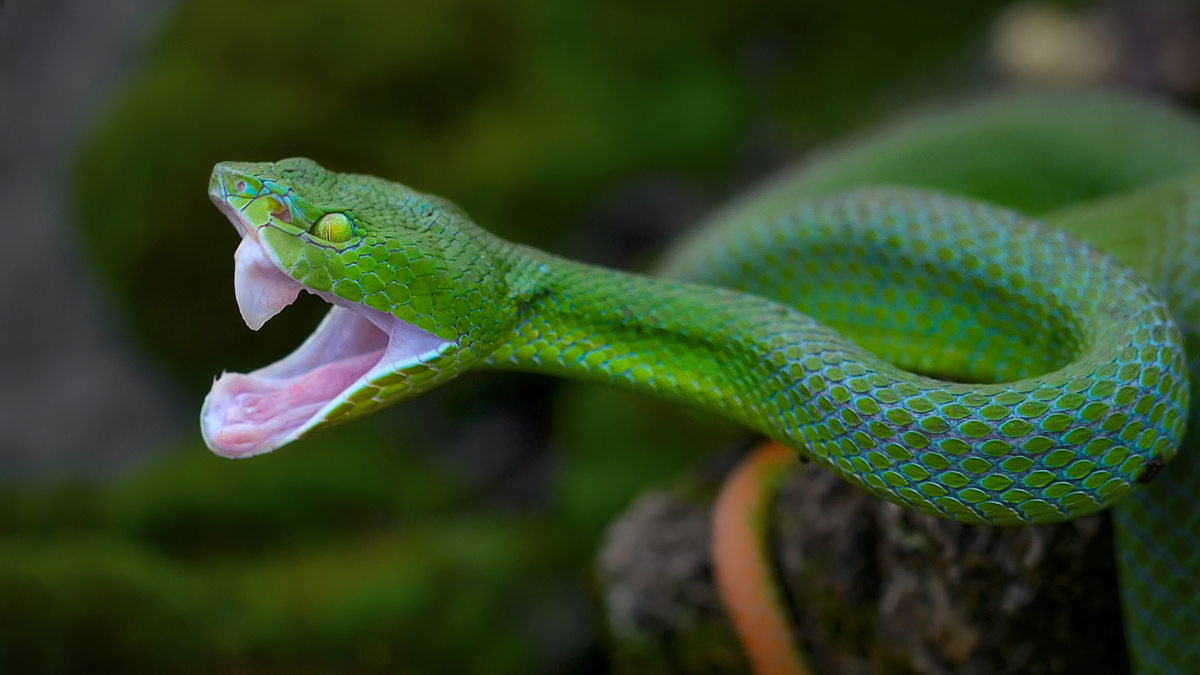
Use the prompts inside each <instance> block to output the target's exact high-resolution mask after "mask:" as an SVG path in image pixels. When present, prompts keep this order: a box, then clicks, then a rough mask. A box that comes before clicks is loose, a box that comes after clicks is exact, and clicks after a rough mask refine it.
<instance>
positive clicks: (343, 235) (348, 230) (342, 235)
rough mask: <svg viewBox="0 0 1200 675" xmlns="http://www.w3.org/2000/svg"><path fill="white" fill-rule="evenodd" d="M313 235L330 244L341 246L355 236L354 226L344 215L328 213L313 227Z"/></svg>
mask: <svg viewBox="0 0 1200 675" xmlns="http://www.w3.org/2000/svg"><path fill="white" fill-rule="evenodd" d="M312 233H313V234H314V235H316V236H318V237H320V238H322V239H324V240H325V241H328V242H330V243H333V244H340V243H342V242H344V241H349V240H350V237H353V236H354V224H353V223H351V222H350V219H349V218H347V217H346V214H344V213H326V214H325V215H323V216H321V219H320V220H318V221H317V223H316V224H315V225H313V228H312Z"/></svg>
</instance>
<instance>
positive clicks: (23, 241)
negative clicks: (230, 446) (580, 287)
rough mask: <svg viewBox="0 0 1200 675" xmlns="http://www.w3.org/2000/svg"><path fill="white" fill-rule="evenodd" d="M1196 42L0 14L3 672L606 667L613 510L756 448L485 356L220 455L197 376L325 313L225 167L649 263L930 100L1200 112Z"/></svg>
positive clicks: (445, 10)
mask: <svg viewBox="0 0 1200 675" xmlns="http://www.w3.org/2000/svg"><path fill="white" fill-rule="evenodd" d="M1198 36H1200V13H1198V12H1197V10H1196V9H1195V8H1194V5H1192V4H1190V3H1185V2H1182V1H1180V2H1172V1H1169V0H1123V1H1122V0H1109V1H1098V2H1083V1H1079V2H1023V3H1017V4H1013V3H1010V2H1003V1H999V0H978V1H974V2H962V1H961V0H924V1H922V2H910V3H896V2H891V1H888V0H871V1H863V2H853V3H850V2H847V3H835V2H819V1H817V0H811V1H804V2H798V1H791V2H768V1H765V0H761V1H752V2H742V3H732V2H729V3H719V2H695V1H694V0H693V1H689V2H683V1H678V0H665V1H663V2H658V3H643V2H626V1H611V0H608V1H605V2H586V1H580V2H569V3H566V2H564V3H544V2H507V3H495V2H488V1H486V0H447V1H445V2H436V3H435V2H408V1H403V2H394V1H391V0H362V1H358V2H348V3H335V2H329V1H328V0H293V1H290V2H282V1H280V0H272V1H264V2H254V3H248V2H240V1H235V0H190V1H188V2H178V1H168V0H106V1H105V2H103V3H100V2H93V1H91V0H6V1H4V2H3V3H0V139H2V142H0V203H2V204H3V205H4V214H5V215H4V218H3V221H4V224H5V227H4V230H3V237H4V239H3V241H4V244H3V247H2V248H0V250H2V251H3V252H4V255H3V264H0V481H3V483H4V485H3V489H2V490H0V671H2V672H55V673H65V672H105V671H109V672H228V673H275V672H279V673H282V672H289V673H291V672H311V673H324V672H356V673H357V672H362V673H370V672H412V673H442V672H445V673H459V672H464V673H465V672H472V673H474V672H479V673H483V672H486V673H527V672H548V673H565V672H583V673H605V672H609V670H610V669H611V667H612V659H611V657H610V656H609V649H608V648H609V646H610V645H611V640H610V636H608V635H607V633H606V630H605V620H604V614H603V604H602V602H601V600H602V598H601V595H602V593H601V591H600V590H599V589H598V587H597V584H596V581H595V574H594V572H593V569H594V567H593V565H594V563H593V561H594V558H595V555H596V551H597V549H598V547H599V546H600V544H601V542H602V541H603V537H604V532H605V527H606V525H607V524H609V523H610V522H611V521H612V519H613V518H614V517H616V515H617V514H618V513H620V511H621V510H622V509H623V508H625V507H626V506H627V505H628V504H629V503H630V501H631V500H632V499H633V498H634V497H635V496H636V495H637V494H638V493H639V492H640V491H641V490H643V489H645V488H646V487H648V486H651V485H655V484H661V483H663V482H664V481H668V480H670V479H671V478H672V477H673V476H676V475H678V474H679V473H680V472H681V471H683V470H685V469H686V468H688V467H689V466H694V465H695V464H696V463H697V462H698V461H700V460H702V459H703V458H705V457H711V456H713V455H714V453H716V454H718V455H719V454H720V453H722V452H729V451H731V449H732V450H736V449H737V448H738V447H740V446H741V445H742V444H744V443H745V438H744V437H743V436H742V434H741V432H739V431H738V430H736V429H731V428H729V427H727V426H724V425H722V424H720V423H717V422H715V421H713V420H709V419H703V418H700V417H699V416H697V415H693V414H691V413H688V412H686V411H681V410H677V409H674V408H671V407H668V406H663V405H659V404H655V403H652V402H646V401H641V400H637V399H634V398H632V397H630V396H628V395H625V394H619V393H615V392H609V391H605V390H601V389H596V388H591V387H585V386H582V385H577V384H569V385H568V384H564V383H561V382H556V381H551V380H548V379H543V378H538V377H533V376H522V375H518V374H488V375H480V376H467V377H464V378H462V379H461V380H460V381H457V382H455V383H453V384H451V385H449V386H447V387H445V388H444V389H442V390H439V391H437V392H435V393H433V394H431V395H429V396H427V397H425V398H423V399H421V400H419V401H415V402H413V403H411V404H406V405H404V406H401V407H399V408H395V409H391V410H388V411H386V412H384V413H381V414H378V415H375V416H373V417H372V418H370V419H367V420H364V421H362V422H359V423H356V424H354V425H351V426H349V427H345V428H342V429H338V430H336V431H334V432H330V433H328V434H325V435H323V436H320V437H317V438H313V439H311V440H306V441H303V442H300V443H297V444H295V445H294V446H289V447H287V448H286V449H284V450H282V451H280V452H278V453H275V454H272V455H267V456H264V457H260V458H256V459H253V460H250V461H242V462H229V461H225V460H221V459H218V458H216V457H215V456H213V455H211V454H210V453H209V452H208V451H207V450H206V449H205V448H204V445H203V443H202V442H201V441H200V438H199V433H198V425H197V423H196V417H197V414H198V411H199V405H200V401H201V400H202V397H203V395H204V394H205V393H206V391H207V389H208V387H209V385H210V383H211V381H212V378H213V376H214V375H216V374H217V373H219V372H220V371H221V370H223V369H228V370H249V369H253V368H255V367H258V366H261V365H263V364H265V363H267V362H268V361H270V360H273V359H276V358H279V357H280V356H282V355H283V354H285V353H287V352H288V351H289V350H290V349H291V348H293V347H294V346H295V345H297V344H298V343H299V342H300V340H301V337H302V336H303V335H305V334H307V332H308V331H309V330H311V328H312V327H314V326H315V325H316V322H317V321H318V320H319V318H320V316H321V314H322V313H323V312H324V309H325V307H324V305H323V304H322V303H321V302H320V301H318V300H315V299H314V298H311V297H308V296H305V297H302V298H301V299H300V301H299V302H298V303H297V305H296V306H294V307H292V308H289V309H288V310H287V311H285V312H283V313H282V314H281V315H279V316H278V317H276V318H275V319H273V320H272V321H271V322H270V323H269V324H268V325H267V326H265V327H264V328H263V330H261V331H259V332H258V333H253V332H251V331H250V330H249V329H247V328H246V327H245V326H244V324H243V323H242V322H241V319H240V317H239V315H238V312H237V308H236V305H235V303H234V299H233V293H232V276H233V275H232V272H233V266H232V253H233V250H234V248H235V247H236V244H237V235H236V233H235V232H234V230H233V228H232V227H231V226H230V225H229V224H228V223H227V222H226V221H225V220H224V218H223V217H222V216H221V215H220V214H219V213H218V212H217V211H216V209H214V208H213V207H212V206H211V204H209V202H208V200H207V196H206V194H205V186H206V183H207V176H208V173H209V171H210V169H211V167H212V165H213V164H214V163H215V162H217V161H221V160H254V161H257V160H268V159H278V158H282V157H286V156H293V155H303V156H308V157H311V158H313V159H316V160H317V161H319V162H321V163H322V164H324V165H326V166H328V167H330V168H333V169H337V170H345V171H351V170H352V171H355V172H361V173H372V174H377V175H380V176H385V177H389V178H393V179H396V180H400V181H403V182H405V183H407V184H410V185H413V186H415V187H417V188H419V189H422V190H425V191H429V192H434V193H437V194H440V195H444V196H447V197H449V198H451V199H453V200H454V201H456V202H457V203H459V204H460V205H461V206H463V207H464V208H465V209H466V210H467V211H468V212H469V213H471V214H472V215H473V217H474V218H475V220H476V221H477V222H479V223H480V224H482V225H484V226H485V227H486V228H488V229H490V230H492V231H493V232H496V233H497V234H500V235H501V236H504V237H506V238H510V239H514V240H518V241H522V242H526V243H530V244H533V245H536V246H539V247H543V248H546V249H549V250H552V251H554V252H557V253H560V254H564V255H568V256H571V257H575V258H578V259H582V260H585V261H588V262H593V263H599V264H604V265H609V266H617V267H623V268H627V269H635V270H646V269H649V268H650V267H651V265H652V263H653V261H654V259H655V258H656V256H657V255H658V254H659V253H661V252H662V251H663V250H665V248H666V247H667V246H669V242H670V241H671V239H672V238H673V237H675V236H677V235H678V234H680V233H681V232H684V231H685V230H686V229H687V228H688V227H689V225H690V224H692V223H693V222H695V221H696V220H697V219H698V218H700V217H702V215H703V214H704V213H705V212H706V211H708V210H710V209H712V208H714V207H715V206H717V205H719V204H720V203H721V202H722V201H723V200H726V199H728V198H729V197H731V196H733V195H736V194H737V193H738V192H739V191H741V190H743V189H744V188H746V187H747V186H748V185H750V184H751V183H752V182H753V181H754V180H755V179H757V178H760V177H762V176H765V175H767V174H769V173H770V172H772V171H773V170H774V169H776V168H778V167H780V166H782V165H784V164H786V163H787V162H788V161H791V160H793V159H795V158H798V157H802V156H803V155H804V154H805V153H806V152H808V151H810V150H811V149H812V148H814V147H819V146H820V145H822V144H826V143H830V142H833V141H835V140H836V139H839V138H844V137H847V136H848V135H850V134H852V132H854V131H855V130H856V129H860V128H865V127H868V126H870V125H872V124H874V123H877V122H878V121H880V120H883V119H886V118H888V117H892V116H895V115H897V114H903V113H905V112H908V111H912V110H916V109H919V108H922V107H928V106H934V105H937V104H938V102H939V101H945V100H948V99H955V98H961V97H964V96H969V95H971V94H972V93H978V92H982V91H990V90H993V89H996V88H999V87H1004V86H1011V85H1014V84H1027V83H1037V84H1043V85H1079V84H1097V83H1105V84H1111V85H1114V86H1120V87H1127V88H1135V89H1140V90H1148V91H1152V92H1156V93H1159V94H1162V95H1165V96H1170V97H1173V98H1175V99H1176V100H1178V101H1180V102H1182V103H1185V104H1194V103H1195V102H1196V100H1197V98H1196V97H1197V94H1198V92H1200V37H1198Z"/></svg>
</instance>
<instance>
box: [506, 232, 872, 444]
mask: <svg viewBox="0 0 1200 675" xmlns="http://www.w3.org/2000/svg"><path fill="white" fill-rule="evenodd" d="M511 259H512V260H513V261H514V263H513V265H512V267H511V268H510V269H509V271H508V277H509V288H510V289H512V293H513V297H514V299H515V301H516V302H515V307H516V313H517V321H516V323H515V325H514V326H513V328H512V329H511V331H510V332H509V333H508V334H507V335H506V336H505V339H503V340H502V342H501V343H500V345H499V347H498V348H497V349H496V350H495V351H494V352H492V353H491V355H490V356H489V357H488V358H487V359H486V363H487V365H490V366H491V367H494V368H499V369H512V370H522V371H529V372H536V373H542V374H547V375H554V376H559V377H569V378H572V379H578V380H585V381H591V382H598V383H602V384H609V385H613V386H617V387H621V388H624V389H629V390H634V391H637V392H639V393H643V394H648V395H651V396H655V397H658V398H662V399H666V400H670V401H674V402H679V403H684V404H687V405H690V406H693V407H697V408H700V409H702V410H706V411H710V412H713V413H716V414H719V415H721V416H724V417H728V418H731V419H733V420H735V421H738V422H740V423H742V424H745V425H747V426H749V427H751V428H754V429H756V430H758V431H760V432H762V433H765V434H768V435H771V436H773V437H777V438H778V437H781V436H782V437H785V438H786V437H789V436H790V435H791V434H790V433H789V432H790V431H791V430H794V426H795V424H794V423H795V420H791V422H790V423H789V421H788V420H784V419H782V415H781V413H780V407H779V405H778V404H779V403H780V401H779V400H778V398H777V397H778V396H779V395H780V394H781V393H784V392H786V391H787V390H788V389H790V388H792V385H793V384H795V382H796V378H795V377H793V372H794V371H793V370H789V369H788V368H787V364H788V363H789V362H794V361H796V360H797V358H798V357H801V356H802V355H801V354H800V353H799V351H800V347H799V346H797V345H799V344H800V340H798V339H797V338H796V337H795V335H796V333H797V332H798V331H804V332H805V334H806V335H808V336H809V342H813V340H812V338H813V336H814V335H820V336H822V337H824V338H825V339H824V340H821V342H824V343H825V344H826V345H828V344H829V343H838V344H839V346H843V347H845V348H846V349H854V350H855V351H857V350H856V348H855V347H854V346H853V345H851V344H849V343H848V342H846V341H845V340H844V339H842V338H840V337H839V336H837V335H836V334H835V333H833V332H832V331H831V330H829V329H826V328H824V327H822V326H820V324H817V323H816V322H815V321H813V320H812V319H810V318H808V317H806V316H804V315H802V314H800V313H799V312H796V311H794V310H792V309H790V308H788V307H785V306H783V305H780V304H778V303H775V302H772V301H770V300H767V299H764V298H761V297H756V296H752V295H747V294H744V293H738V292H734V291H730V290H726V289H721V288H716V287H711V286H705V285H700V284H689V283H682V282H675V281H668V280H661V279H653V278H648V277H643V276H639V275H635V274H629V273H623V272H617V271H612V270H607V269H602V268H598V267H593V266H590V265H585V264H581V263H576V262H573V261H569V260H565V259H562V258H558V257H556V256H552V255H550V254H547V253H544V252H541V251H537V250H535V249H529V248H526V247H522V246H514V247H513V254H512V256H511ZM842 343H845V344H844V345H843V344H842ZM790 352H796V353H794V354H793V353H790ZM799 372H801V373H802V372H803V369H800V370H799Z"/></svg>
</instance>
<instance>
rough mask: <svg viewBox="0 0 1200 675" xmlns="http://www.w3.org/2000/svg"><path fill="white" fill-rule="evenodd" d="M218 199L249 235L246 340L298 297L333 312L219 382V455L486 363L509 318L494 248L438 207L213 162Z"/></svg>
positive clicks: (241, 290)
mask: <svg viewBox="0 0 1200 675" xmlns="http://www.w3.org/2000/svg"><path fill="white" fill-rule="evenodd" d="M209 196H210V197H211V198H212V200H213V202H214V203H216V205H217V207H218V208H219V209H220V210H221V211H223V212H224V213H225V215H226V216H228V217H229V219H230V220H231V221H232V222H233V225H234V227H236V228H237V230H238V233H239V234H241V236H242V242H241V245H240V246H238V249H237V252H236V253H235V255H234V259H235V273H234V291H235V295H236V297H237V302H238V308H239V309H240V310H241V313H242V317H243V318H244V319H245V321H246V324H247V325H248V326H249V327H250V328H251V329H254V330H257V329H258V328H259V327H261V326H262V325H263V324H264V323H266V322H267V321H268V320H270V318H271V317H273V316H274V315H275V314H277V313H278V312H280V311H281V310H282V309H283V308H284V307H286V306H287V305H289V304H291V303H292V301H294V300H295V299H296V297H297V295H298V294H299V292H300V291H307V292H309V293H312V294H315V295H317V296H320V297H321V298H323V299H325V300H326V301H328V302H329V303H330V304H332V305H333V307H332V308H331V309H330V311H329V313H328V315H326V317H325V319H324V320H323V321H322V322H321V324H320V325H319V326H318V327H317V329H316V330H315V331H314V332H313V334H312V335H311V336H309V337H308V339H307V340H305V341H304V343H303V344H302V345H300V347H298V348H297V349H296V350H295V351H294V352H292V353H291V354H289V355H288V356H286V357H284V358H283V359H281V360H280V361H277V362H275V363H273V364H271V365H268V366H266V367H264V368H260V369H258V370H256V371H254V372H251V373H246V374H241V373H223V374H222V375H221V377H220V378H218V379H217V380H216V382H214V384H213V388H212V391H211V392H210V393H209V395H208V397H207V398H206V399H205V402H204V408H203V410H202V412H201V430H202V433H203V435H204V439H205V442H206V443H207V444H208V446H209V447H210V448H211V449H212V450H213V451H214V452H216V453H217V454H220V455H223V456H227V457H248V456H252V455H256V454H261V453H264V452H269V451H271V450H274V449H275V448H277V447H279V446H281V445H284V444H285V443H289V442H291V441H293V440H295V439H297V438H300V437H301V436H304V435H307V434H309V433H311V432H313V431H316V430H318V429H321V428H324V427H326V426H330V425H332V424H337V423H340V422H344V421H347V420H349V419H352V418H355V417H358V416H360V415H363V414H365V413H367V412H371V411H374V410H376V409H378V408H380V407H381V406H384V405H390V404H393V403H398V402H400V401H403V400H407V399H410V398H413V397H414V396H416V395H418V394H420V393H422V392H424V391H427V390H429V389H431V388H433V387H435V386H437V385H438V384H441V383H443V382H445V381H447V380H449V379H451V378H453V377H454V376H456V375H457V374H458V373H460V372H462V371H463V370H464V369H466V368H468V367H470V366H471V365H472V364H473V363H475V362H476V361H478V360H479V358H480V356H481V354H480V349H481V345H484V344H487V343H488V339H489V337H490V336H491V335H493V334H495V333H496V332H497V331H499V330H502V329H503V328H505V326H502V325H501V324H502V323H503V321H504V319H503V318H502V317H505V316H511V315H512V314H513V313H512V312H510V311H506V310H507V309H508V308H505V307H500V306H498V305H500V304H503V303H504V302H505V301H506V298H507V297H508V293H507V289H506V288H505V286H504V284H505V281H504V274H503V271H502V270H500V269H498V266H499V262H498V261H497V260H494V259H493V258H492V256H491V254H490V253H489V250H490V248H491V247H490V240H491V238H490V236H489V235H487V234H486V233H484V232H483V231H482V230H480V229H479V228H478V227H476V226H475V225H473V224H472V223H471V222H470V221H469V219H467V217H466V216H465V214H463V213H462V211H460V210H459V209H458V208H457V207H455V206H454V205H453V204H450V203H449V202H446V201H444V200H442V199H440V198H437V197H433V196H429V195H424V194H422V193H419V192H417V191H415V190H412V189H410V188H407V187H405V186H403V185H399V184H396V183H391V182H387V181H384V180H381V179H379V178H374V177H369V176H358V175H351V174H339V173H335V172H332V171H327V170H325V169H323V168H322V167H320V166H319V165H317V164H316V163H315V162H312V161H311V160H307V159H288V160H283V161H281V162H275V163H235V162H226V163H221V164H218V165H217V166H216V168H215V169H214V170H213V174H212V179H211V181H210V183H209Z"/></svg>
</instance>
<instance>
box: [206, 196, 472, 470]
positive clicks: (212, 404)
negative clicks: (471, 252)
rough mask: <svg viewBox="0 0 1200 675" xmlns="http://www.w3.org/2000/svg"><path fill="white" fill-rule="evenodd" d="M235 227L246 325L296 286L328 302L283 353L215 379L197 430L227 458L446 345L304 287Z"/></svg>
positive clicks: (275, 307)
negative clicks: (305, 332) (314, 325)
mask: <svg viewBox="0 0 1200 675" xmlns="http://www.w3.org/2000/svg"><path fill="white" fill-rule="evenodd" d="M235 225H237V226H238V230H239V231H240V232H241V233H242V243H241V245H240V246H238V250H237V253H236V254H235V256H234V258H235V262H236V271H235V273H234V291H235V295H236V296H237V302H238V309H239V310H240V311H241V313H242V318H243V319H245V321H246V325H247V326H249V327H250V328H251V329H254V330H257V329H258V328H260V327H261V326H262V325H263V324H265V323H266V322H267V321H268V320H270V318H271V317H273V316H275V315H276V314H278V313H279V312H280V311H281V310H282V309H283V308H284V307H286V306H288V305H290V304H291V303H292V302H293V301H294V300H295V299H296V296H297V295H298V294H299V292H300V291H301V290H305V291H308V292H310V293H313V294H314V295H317V296H320V297H321V298H323V299H325V300H326V301H327V302H329V303H331V304H332V305H333V307H332V308H330V310H329V313H328V314H327V315H326V316H325V318H324V320H322V321H321V324H320V325H319V326H318V327H317V329H316V330H315V331H313V333H312V335H310V336H309V337H308V339H306V340H305V341H304V343H303V344H301V345H300V346H299V347H297V348H296V350H295V351H293V352H292V353H291V354H288V355H287V356H285V357H284V358H283V359H281V360H279V361H276V362H275V363H272V364H270V365H268V366H266V367H263V368H260V369H258V370H255V371H253V372H251V373H222V374H221V376H220V377H219V378H217V380H216V381H215V382H214V383H213V387H212V390H211V391H210V392H209V394H208V396H207V397H206V398H205V400H204V409H203V411H202V412H201V431H202V434H203V436H204V440H205V442H206V443H207V444H208V447H209V448H211V449H212V450H213V452H216V453H217V454H219V455H222V456H224V457H230V458H241V457H250V456H253V455H258V454H262V453H264V452H270V451H271V450H274V449H275V448H277V447H279V446H281V445H283V444H285V443H288V442H290V441H293V440H295V439H296V438H299V437H300V436H301V435H303V434H304V432H305V431H307V430H308V429H310V428H311V427H313V426H315V425H316V424H318V423H319V422H320V421H321V420H323V419H324V418H325V417H326V416H327V415H328V414H329V412H330V411H331V410H333V409H334V408H335V407H337V406H338V405H340V404H342V403H345V402H346V401H347V400H348V398H349V396H350V395H351V394H352V393H353V392H355V391H356V390H358V389H360V388H361V387H362V386H363V385H364V384H366V383H367V382H370V381H371V380H372V379H373V378H375V377H378V376H381V375H383V374H390V373H392V372H394V370H395V368H398V367H401V366H402V364H405V363H411V362H412V361H413V360H414V359H424V358H427V357H428V356H429V355H431V354H436V353H438V352H440V351H441V350H442V349H444V348H445V347H446V346H447V345H448V344H449V343H448V342H447V341H446V340H444V339H442V338H439V337H437V336H435V335H433V334H432V333H429V332H427V331H425V330H422V329H420V328H418V327H416V326H413V325H412V324H409V323H406V322H404V321H401V320H400V319H398V318H396V317H394V316H392V315H391V314H387V313H384V312H380V311H378V310H376V309H372V308H370V307H367V306H365V305H362V304H359V303H353V302H349V301H346V300H343V299H342V298H339V297H338V296H336V295H334V294H332V293H326V292H321V291H316V290H313V289H310V288H307V287H305V286H303V285H302V284H300V283H299V282H297V281H295V280H294V279H292V278H291V277H289V276H288V275H287V274H285V273H284V272H283V271H281V270H280V267H279V265H278V263H277V262H276V261H275V260H274V258H273V257H272V255H271V253H270V252H269V251H268V250H267V249H266V248H265V247H264V246H263V244H262V242H261V241H260V240H259V237H258V235H257V232H256V230H255V228H253V227H247V226H246V224H245V223H239V222H236V220H235Z"/></svg>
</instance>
